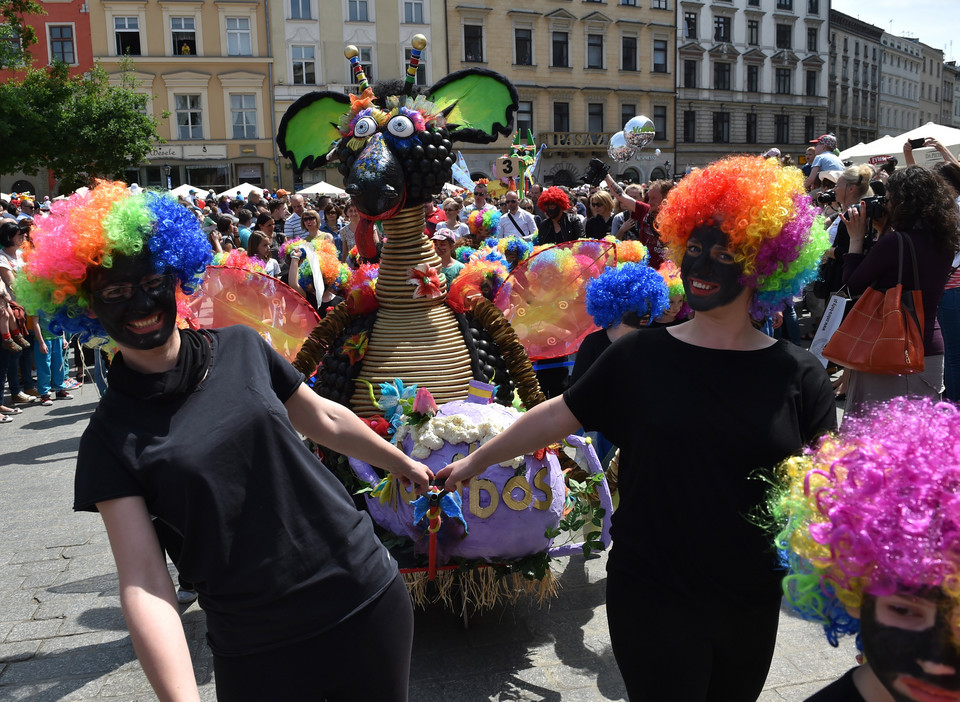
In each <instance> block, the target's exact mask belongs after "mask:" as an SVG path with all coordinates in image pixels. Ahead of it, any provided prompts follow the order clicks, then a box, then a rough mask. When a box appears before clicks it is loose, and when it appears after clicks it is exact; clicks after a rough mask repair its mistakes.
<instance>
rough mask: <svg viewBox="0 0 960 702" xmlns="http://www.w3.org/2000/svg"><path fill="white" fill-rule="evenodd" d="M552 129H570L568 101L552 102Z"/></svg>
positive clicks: (557, 130)
mask: <svg viewBox="0 0 960 702" xmlns="http://www.w3.org/2000/svg"><path fill="white" fill-rule="evenodd" d="M553 131H555V132H569V131H570V103H569V102H555V103H553Z"/></svg>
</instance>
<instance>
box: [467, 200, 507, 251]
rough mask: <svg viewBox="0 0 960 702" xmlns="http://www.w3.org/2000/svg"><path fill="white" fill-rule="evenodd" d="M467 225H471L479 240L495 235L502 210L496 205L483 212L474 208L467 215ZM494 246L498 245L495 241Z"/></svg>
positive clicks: (472, 232)
mask: <svg viewBox="0 0 960 702" xmlns="http://www.w3.org/2000/svg"><path fill="white" fill-rule="evenodd" d="M467 226H468V227H470V233H471V234H473V236H474V238H475V239H476V240H477V241H480V240H481V239H485V238H486V237H488V236H493V235H495V234H496V233H497V228H498V227H499V226H500V210H498V209H496V208H495V207H494V208H492V209H489V210H485V211H483V212H481V211H480V210H474V211H473V212H471V213H470V214H469V215H467ZM494 246H496V243H494Z"/></svg>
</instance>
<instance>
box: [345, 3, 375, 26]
mask: <svg viewBox="0 0 960 702" xmlns="http://www.w3.org/2000/svg"><path fill="white" fill-rule="evenodd" d="M347 20H348V21H349V22H369V21H370V14H369V13H368V12H367V0H347Z"/></svg>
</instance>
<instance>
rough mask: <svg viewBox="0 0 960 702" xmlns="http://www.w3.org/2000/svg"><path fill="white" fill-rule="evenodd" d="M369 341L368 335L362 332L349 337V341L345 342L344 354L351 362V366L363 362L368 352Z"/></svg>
mask: <svg viewBox="0 0 960 702" xmlns="http://www.w3.org/2000/svg"><path fill="white" fill-rule="evenodd" d="M367 340H368V339H367V333H366V332H360V333H359V334H354V335H353V336H349V337H347V340H346V341H344V342H343V352H344V353H345V354H346V355H347V358H348V359H349V360H350V365H351V366H352V365H353V364H355V363H356V362H357V361H359V360H361V359H362V358H363V355H364V354H365V353H366V352H367Z"/></svg>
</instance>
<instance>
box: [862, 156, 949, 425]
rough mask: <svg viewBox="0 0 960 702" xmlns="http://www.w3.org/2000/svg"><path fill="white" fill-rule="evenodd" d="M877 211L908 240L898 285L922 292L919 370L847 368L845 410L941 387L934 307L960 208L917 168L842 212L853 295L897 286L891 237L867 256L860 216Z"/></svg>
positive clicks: (894, 241) (929, 175) (895, 243)
mask: <svg viewBox="0 0 960 702" xmlns="http://www.w3.org/2000/svg"><path fill="white" fill-rule="evenodd" d="M878 208H882V209H883V210H885V211H886V213H887V215H888V216H889V219H890V226H891V227H892V228H893V229H895V230H896V231H898V232H900V233H902V234H903V235H904V237H906V238H909V240H910V241H911V242H912V243H913V247H909V246H905V247H904V249H905V250H904V261H903V289H904V290H916V289H919V290H921V291H922V294H923V314H924V328H923V349H924V370H923V372H922V373H915V374H911V375H880V374H877V373H869V372H862V371H850V372H849V375H850V385H849V388H848V390H847V406H846V411H847V412H848V413H850V412H853V413H856V412H857V411H858V410H860V409H861V408H862V407H863V405H864V404H865V403H868V402H869V403H875V402H881V401H883V400H889V399H891V398H894V397H898V396H901V395H921V396H927V397H934V398H937V399H939V398H940V394H941V393H942V392H943V337H942V336H941V334H940V326H939V324H938V323H937V308H938V307H939V305H940V298H941V297H942V296H943V288H944V284H945V283H946V281H947V276H948V274H949V272H950V267H951V264H952V261H953V257H954V253H955V252H956V250H957V247H958V244H960V213H958V210H957V206H956V203H955V202H954V200H953V198H952V197H951V195H950V193H949V192H948V191H947V188H946V186H945V184H944V183H943V181H942V180H941V179H940V178H939V177H938V176H937V175H935V174H934V173H933V172H932V171H929V170H927V169H926V168H921V167H920V166H909V167H908V168H904V169H901V170H898V171H897V172H896V173H894V174H893V175H892V176H890V180H889V181H888V182H887V197H886V198H885V199H883V200H879V199H878V200H874V201H872V202H871V201H869V200H868V201H862V202H861V203H860V207H859V208H857V207H851V208H849V209H848V210H847V211H846V213H845V214H844V217H845V219H846V230H847V234H848V235H849V237H850V245H849V251H848V252H847V253H846V254H844V256H843V282H844V284H845V285H846V286H847V287H848V288H849V289H850V294H851V295H860V294H861V293H863V291H864V290H866V288H867V286H873V287H874V288H876V289H878V290H887V289H889V288H892V287H894V286H895V285H896V284H897V279H898V267H899V261H900V256H899V247H898V240H897V237H895V236H892V235H891V234H887V235H885V236H881V237H880V238H879V239H878V240H877V242H876V243H875V244H874V245H873V247H872V248H871V249H870V251H869V253H866V245H865V242H866V241H867V237H868V228H867V221H868V219H869V218H870V215H875V214H876V212H875V211H871V210H876V209H878ZM910 248H913V249H914V251H915V252H916V253H915V256H916V263H917V270H918V278H919V279H916V280H915V279H914V275H913V270H914V266H913V261H912V260H911V258H912V257H911V253H910Z"/></svg>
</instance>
